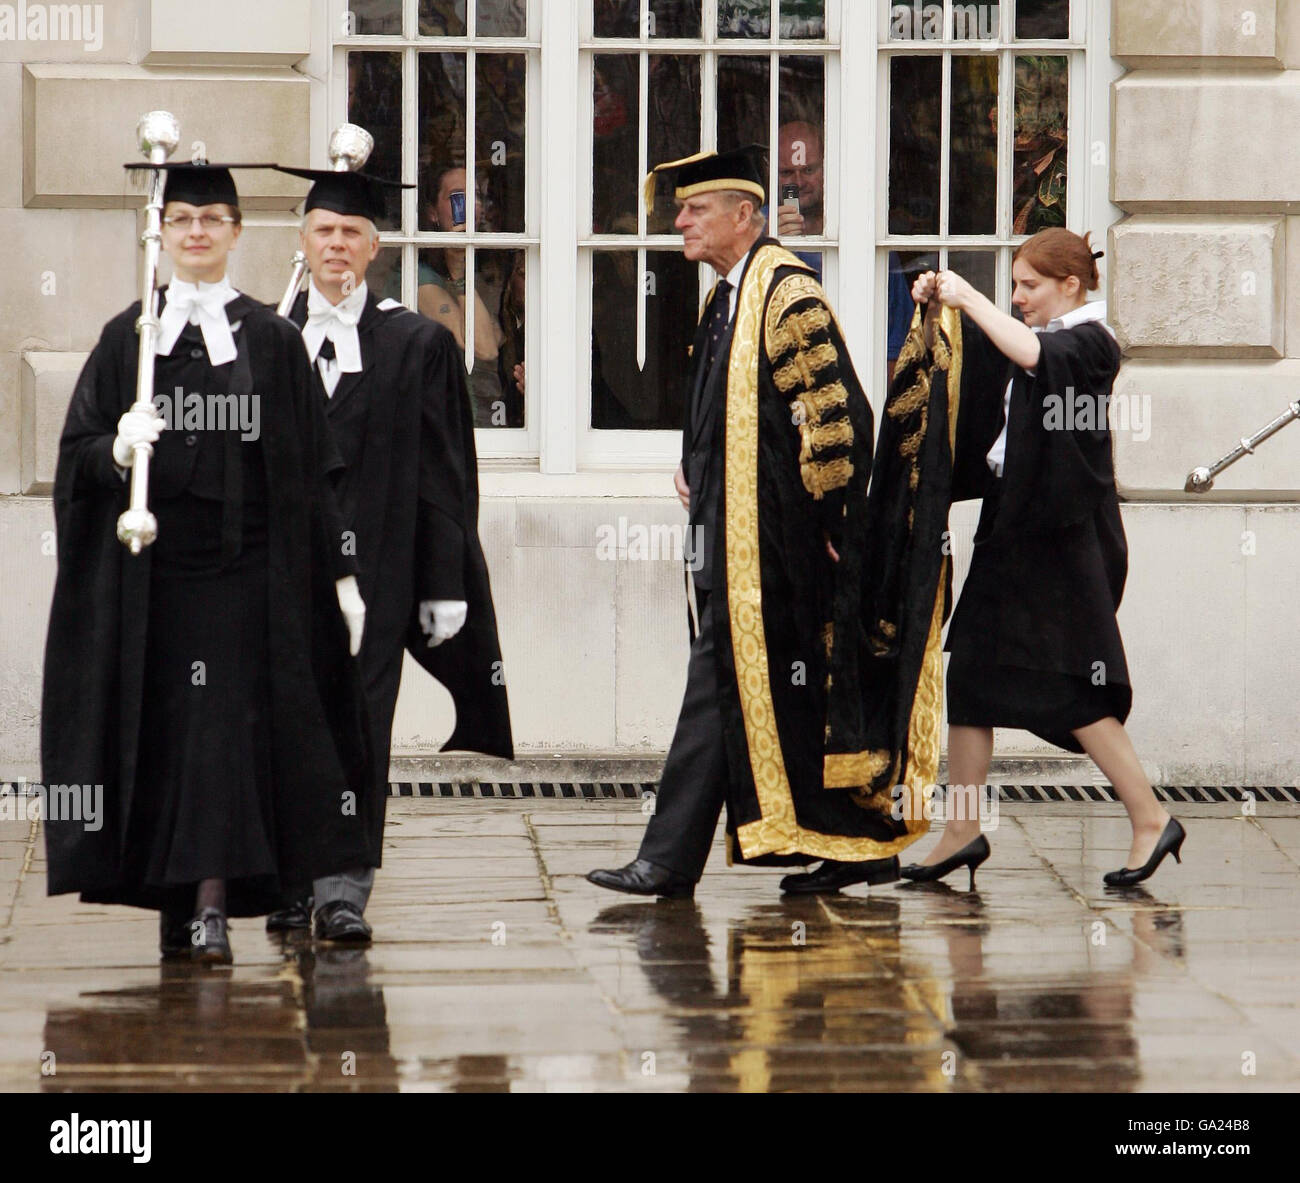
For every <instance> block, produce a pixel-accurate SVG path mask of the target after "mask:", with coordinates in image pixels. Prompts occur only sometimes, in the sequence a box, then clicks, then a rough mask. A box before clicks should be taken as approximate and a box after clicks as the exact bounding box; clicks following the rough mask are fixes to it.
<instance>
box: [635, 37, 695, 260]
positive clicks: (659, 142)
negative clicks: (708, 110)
mask: <svg viewBox="0 0 1300 1183" xmlns="http://www.w3.org/2000/svg"><path fill="white" fill-rule="evenodd" d="M700 104H701V99H700V59H699V58H698V57H695V56H693V55H688V54H651V55H650V125H649V128H648V129H647V130H648V133H649V136H648V142H649V159H650V167H651V168H653V167H654V166H655V165H656V164H663V163H664V162H665V161H667V160H682V159H683V158H685V157H687V156H693V155H695V153H697V152H698V151H699V150H700ZM673 193H674V178H673V177H671V176H666V175H661V176H660V178H659V182H658V188H657V189H656V192H655V208H654V213H653V214H652V215H651V216H650V219H649V221H648V222H647V223H646V229H647V230H648V232H649V233H651V234H671V233H672V232H673V221H674V219H675V218H676V216H677V210H676V208H675V207H674V204H673Z"/></svg>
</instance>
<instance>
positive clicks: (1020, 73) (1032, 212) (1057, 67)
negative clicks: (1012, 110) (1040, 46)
mask: <svg viewBox="0 0 1300 1183" xmlns="http://www.w3.org/2000/svg"><path fill="white" fill-rule="evenodd" d="M1067 66H1068V61H1067V59H1066V58H1063V57H1020V58H1017V59H1016V157H1015V178H1016V186H1015V222H1014V225H1013V227H1012V230H1013V232H1014V233H1016V234H1037V233H1038V231H1040V230H1046V229H1047V228H1048V227H1049V226H1064V225H1065V212H1066V211H1065V196H1066V194H1065V182H1066V138H1067V136H1066V128H1067V116H1068V112H1069V93H1070V77H1069V72H1068V69H1067Z"/></svg>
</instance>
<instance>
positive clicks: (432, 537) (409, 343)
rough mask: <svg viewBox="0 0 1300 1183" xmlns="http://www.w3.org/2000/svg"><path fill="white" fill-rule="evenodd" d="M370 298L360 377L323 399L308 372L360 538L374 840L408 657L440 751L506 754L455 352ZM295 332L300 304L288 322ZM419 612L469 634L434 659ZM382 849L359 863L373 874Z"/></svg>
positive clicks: (466, 412) (441, 335) (500, 673)
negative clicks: (446, 605)
mask: <svg viewBox="0 0 1300 1183" xmlns="http://www.w3.org/2000/svg"><path fill="white" fill-rule="evenodd" d="M380 305H381V302H380V301H379V300H378V298H377V297H376V296H375V294H374V293H373V292H369V293H368V297H367V300H366V305H365V309H364V311H363V312H362V315H361V320H360V322H359V323H358V325H357V333H358V337H359V340H360V344H361V365H362V370H361V373H359V374H343V375H342V376H341V377H340V380H339V384H338V386H337V387H336V388H335V391H334V395H333V397H327V395H326V393H325V388H324V385H323V383H322V382H321V379H320V374H319V370H318V369H316V368H315V367H313V370H314V371H315V377H314V389H315V392H316V397H317V400H318V402H319V403H320V405H321V406H323V407H324V408H325V413H326V415H327V418H328V421H329V425H330V429H331V432H332V435H333V437H334V439H335V441H336V442H337V445H338V448H339V450H340V453H341V455H342V458H343V462H344V466H345V467H344V472H343V475H342V478H341V480H340V484H339V502H340V508H341V510H342V513H343V519H344V524H345V527H346V528H348V529H350V530H352V531H354V532H355V542H356V547H355V554H356V556H357V559H358V561H359V563H360V566H361V576H360V586H361V598H362V599H363V600H364V601H365V604H366V631H365V638H364V641H363V644H362V651H361V667H362V671H363V674H364V676H365V680H366V684H367V686H368V688H370V691H371V692H370V694H369V698H370V706H371V724H372V728H373V732H374V735H373V741H372V747H373V750H374V752H375V755H376V761H377V764H376V770H375V781H376V784H377V786H378V788H379V790H380V792H379V793H378V795H377V797H376V798H374V800H375V803H376V804H375V814H374V818H373V822H374V824H373V826H372V832H373V833H375V834H376V835H381V834H382V830H383V816H384V801H385V799H386V791H385V790H386V789H387V779H388V763H389V759H388V754H389V750H390V745H391V737H392V720H393V709H394V706H395V703H396V692H397V680H398V677H399V676H400V665H401V654H402V650H403V648H405V649H406V650H407V651H408V652H409V653H410V654H411V656H412V657H414V658H415V659H416V661H418V662H419V663H420V665H422V666H423V667H424V669H425V670H427V671H428V672H429V673H430V674H431V675H432V676H433V677H434V678H436V679H437V680H438V681H439V682H441V683H442V685H443V686H445V687H446V688H447V690H448V692H449V693H450V694H451V696H452V699H453V701H454V703H455V707H456V728H455V730H454V731H453V732H452V735H451V737H450V738H449V739H448V740H447V743H446V744H445V745H444V748H443V750H444V751H477V752H483V753H485V754H487V755H491V756H499V757H501V758H503V759H512V758H513V756H514V745H513V739H512V736H511V728H510V708H509V702H508V700H507V697H506V687H505V677H504V666H503V664H502V660H501V645H500V641H499V639H498V635H497V621H496V610H495V608H494V605H493V602H492V588H491V582H490V579H489V576H488V568H487V561H486V559H485V558H484V555H483V547H482V544H481V543H480V541H479V534H478V458H477V454H476V451H475V446H474V427H473V421H472V413H471V410H470V406H469V396H468V393H467V391H466V383H465V371H464V367H463V366H462V365H461V362H460V353H459V350H458V349H457V348H456V343H455V339H454V338H453V337H452V335H451V333H450V332H448V330H447V329H445V328H443V327H442V326H440V325H438V324H436V323H434V322H433V321H431V320H429V319H428V318H427V317H423V316H419V315H417V314H416V313H413V312H411V311H409V310H408V309H406V308H405V307H402V306H401V305H396V306H393V305H390V306H387V307H381V306H380ZM290 319H291V320H292V322H293V323H294V324H295V325H296V326H298V327H299V329H301V327H302V326H303V325H305V324H306V321H307V295H306V293H303V294H301V295H300V296H299V297H298V300H297V301H296V303H295V304H294V307H293V310H292V312H291V313H290ZM426 600H464V601H466V602H467V603H468V604H469V614H468V616H467V618H466V623H465V627H464V629H463V630H462V631H461V632H460V633H459V634H457V636H455V637H454V638H452V639H451V640H450V641H446V642H444V643H443V644H442V645H439V646H438V647H437V648H435V649H431V648H430V647H429V643H428V637H427V636H426V635H425V633H424V631H423V629H422V628H421V627H420V620H419V606H420V604H421V603H422V602H423V601H426ZM380 853H381V843H379V842H378V841H377V842H376V844H375V845H374V846H373V848H372V850H371V852H370V855H369V857H368V858H367V860H366V861H365V865H367V866H379V865H380V863H379V860H380Z"/></svg>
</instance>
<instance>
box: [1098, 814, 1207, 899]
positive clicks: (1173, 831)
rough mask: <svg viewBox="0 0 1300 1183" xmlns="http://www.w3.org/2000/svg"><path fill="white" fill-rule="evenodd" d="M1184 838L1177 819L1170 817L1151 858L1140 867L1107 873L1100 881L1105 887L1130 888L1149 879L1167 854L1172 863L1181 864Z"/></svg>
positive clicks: (1184, 835)
mask: <svg viewBox="0 0 1300 1183" xmlns="http://www.w3.org/2000/svg"><path fill="white" fill-rule="evenodd" d="M1186 837H1187V831H1186V830H1184V829H1183V827H1182V826H1181V825H1179V824H1178V820H1177V818H1172V817H1171V818H1170V819H1169V824H1168V825H1167V826H1165V828H1164V832H1163V833H1162V834H1161V835H1160V841H1159V842H1157V843H1156V848H1155V850H1153V851H1152V852H1151V857H1150V858H1149V859H1147V861H1146V862H1145V863H1144V864H1143V865H1142V866H1140V867H1124V868H1122V869H1121V870H1118V871H1109V872H1107V873H1106V874H1105V875H1104V876H1103V877H1102V881H1103V882H1104V883H1105V884H1106V886H1107V887H1132V886H1133V885H1134V884H1135V883H1141V882H1142V880H1144V879H1150V878H1151V876H1152V875H1154V874H1155V873H1156V869H1157V868H1158V867H1159V866H1160V864H1161V863H1162V862H1164V861H1165V855H1167V854H1172V855H1173V856H1174V862H1176V863H1181V862H1182V861H1183V859H1182V849H1183V839H1184V838H1186Z"/></svg>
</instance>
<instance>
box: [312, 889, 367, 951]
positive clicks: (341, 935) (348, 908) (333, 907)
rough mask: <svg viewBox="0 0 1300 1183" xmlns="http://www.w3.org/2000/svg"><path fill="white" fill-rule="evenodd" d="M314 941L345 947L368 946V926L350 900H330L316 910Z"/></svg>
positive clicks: (359, 910) (358, 909)
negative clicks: (334, 943) (330, 942)
mask: <svg viewBox="0 0 1300 1183" xmlns="http://www.w3.org/2000/svg"><path fill="white" fill-rule="evenodd" d="M316 939H317V940H318V941H338V942H339V943H340V944H345V945H368V944H370V925H369V924H367V923H366V918H365V917H364V916H363V915H361V909H360V908H358V907H357V906H356V904H354V903H352V901H351V900H330V901H329V903H327V904H322V905H321V906H320V907H319V908H317V909H316Z"/></svg>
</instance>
